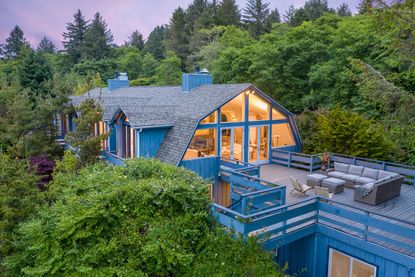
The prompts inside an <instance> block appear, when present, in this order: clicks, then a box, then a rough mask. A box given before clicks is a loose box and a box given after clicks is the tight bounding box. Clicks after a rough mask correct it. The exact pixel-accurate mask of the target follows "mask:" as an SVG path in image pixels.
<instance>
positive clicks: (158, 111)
mask: <svg viewBox="0 0 415 277" xmlns="http://www.w3.org/2000/svg"><path fill="white" fill-rule="evenodd" d="M250 87H252V88H254V87H253V85H252V84H249V83H247V84H215V85H201V86H199V87H196V88H194V89H192V90H191V91H189V92H183V91H182V87H181V86H162V87H157V86H145V87H125V88H119V89H116V90H113V91H108V89H107V88H95V89H92V90H90V91H88V92H87V93H85V94H84V95H83V96H73V97H71V99H72V104H73V105H79V104H80V103H81V102H82V101H83V100H84V99H86V98H88V97H89V98H93V99H97V100H98V101H100V103H101V105H102V107H103V110H104V115H103V119H104V121H112V120H113V118H114V116H115V114H116V113H117V112H118V111H120V110H121V111H122V112H123V113H124V114H125V115H126V116H127V117H128V120H129V124H130V125H131V126H132V127H134V128H150V127H152V128H154V127H156V128H157V127H170V129H169V130H168V131H167V134H166V136H165V138H164V141H163V142H162V144H161V146H160V149H159V150H158V153H157V158H159V159H160V160H162V161H164V162H168V163H171V164H175V165H177V164H178V163H179V162H180V160H181V158H182V156H183V154H184V152H185V151H186V148H187V146H188V144H189V142H190V140H191V139H192V136H193V133H194V131H195V129H196V127H197V125H198V123H199V121H200V120H201V119H203V118H204V117H205V116H207V115H208V114H210V113H211V112H213V111H214V110H216V109H218V108H219V107H220V106H222V105H224V104H226V103H227V102H228V101H230V100H231V99H233V98H234V97H236V96H237V95H239V94H240V93H241V92H243V91H245V90H246V89H248V88H250ZM255 89H256V88H255ZM256 90H257V89H256ZM271 101H272V100H271ZM281 112H283V113H286V114H287V115H288V116H290V115H291V114H290V113H289V112H288V111H286V110H285V109H283V108H282V107H281Z"/></svg>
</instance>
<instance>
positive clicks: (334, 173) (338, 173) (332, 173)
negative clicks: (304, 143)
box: [327, 171, 346, 178]
mask: <svg viewBox="0 0 415 277" xmlns="http://www.w3.org/2000/svg"><path fill="white" fill-rule="evenodd" d="M327 175H328V176H330V177H334V178H340V177H341V176H343V175H346V173H344V172H340V171H330V172H329V173H327Z"/></svg>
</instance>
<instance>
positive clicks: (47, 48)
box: [37, 37, 56, 54]
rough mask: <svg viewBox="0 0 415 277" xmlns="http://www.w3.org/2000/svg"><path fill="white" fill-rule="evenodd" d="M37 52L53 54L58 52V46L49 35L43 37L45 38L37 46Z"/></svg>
mask: <svg viewBox="0 0 415 277" xmlns="http://www.w3.org/2000/svg"><path fill="white" fill-rule="evenodd" d="M37 52H39V53H49V54H53V53H55V52H56V46H55V44H54V43H53V42H52V41H50V40H49V39H48V38H47V37H43V39H42V40H41V41H40V43H39V45H38V46H37Z"/></svg>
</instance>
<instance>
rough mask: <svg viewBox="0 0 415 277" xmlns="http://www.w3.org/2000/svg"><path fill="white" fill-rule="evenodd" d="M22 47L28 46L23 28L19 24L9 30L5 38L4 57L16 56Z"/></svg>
mask: <svg viewBox="0 0 415 277" xmlns="http://www.w3.org/2000/svg"><path fill="white" fill-rule="evenodd" d="M24 47H30V46H29V42H27V40H26V38H25V37H24V33H23V30H22V29H21V28H20V27H19V26H17V25H16V26H15V27H14V28H13V30H12V31H11V32H10V35H9V37H8V38H7V39H6V45H4V54H5V55H6V57H16V56H17V55H19V54H20V52H21V51H22V49H23V48H24Z"/></svg>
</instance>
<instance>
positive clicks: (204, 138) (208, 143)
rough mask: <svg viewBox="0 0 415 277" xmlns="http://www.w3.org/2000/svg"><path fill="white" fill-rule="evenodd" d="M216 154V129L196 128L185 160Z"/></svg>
mask: <svg viewBox="0 0 415 277" xmlns="http://www.w3.org/2000/svg"><path fill="white" fill-rule="evenodd" d="M215 155H216V129H215V128H209V129H203V130H196V132H195V135H194V136H193V139H192V141H191V142H190V145H189V147H188V148H187V151H186V154H185V155H184V157H183V160H190V159H195V158H199V157H206V156H215Z"/></svg>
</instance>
